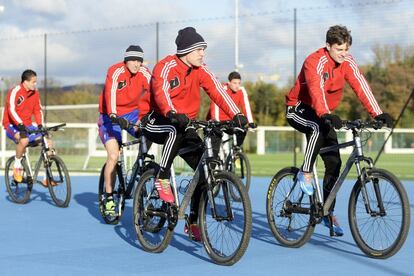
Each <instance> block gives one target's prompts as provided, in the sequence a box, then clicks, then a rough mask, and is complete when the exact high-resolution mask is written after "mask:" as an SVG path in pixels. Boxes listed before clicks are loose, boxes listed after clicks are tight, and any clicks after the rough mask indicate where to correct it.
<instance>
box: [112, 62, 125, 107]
mask: <svg viewBox="0 0 414 276" xmlns="http://www.w3.org/2000/svg"><path fill="white" fill-rule="evenodd" d="M124 72H125V70H124V68H123V67H120V68H118V69H116V70H115V72H114V73H113V74H112V87H111V112H110V113H115V114H116V113H117V112H116V90H117V89H118V77H119V75H120V74H121V73H124Z"/></svg>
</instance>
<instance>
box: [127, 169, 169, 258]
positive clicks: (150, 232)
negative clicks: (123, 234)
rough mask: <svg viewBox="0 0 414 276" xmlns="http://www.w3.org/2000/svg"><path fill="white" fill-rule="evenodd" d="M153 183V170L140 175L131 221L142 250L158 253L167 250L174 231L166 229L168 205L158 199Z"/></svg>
mask: <svg viewBox="0 0 414 276" xmlns="http://www.w3.org/2000/svg"><path fill="white" fill-rule="evenodd" d="M154 182H155V172H154V170H153V169H150V170H148V171H146V172H145V173H143V174H142V176H141V179H140V181H139V182H138V186H137V188H136V189H135V194H134V205H133V221H134V229H135V233H136V234H137V238H138V240H139V242H140V244H141V246H142V247H143V248H144V250H145V251H148V252H153V253H160V252H162V251H164V249H165V248H167V246H168V244H169V243H170V240H171V238H172V235H173V233H174V230H173V229H169V228H168V223H167V217H168V205H167V204H166V203H165V202H164V201H162V200H161V199H160V198H159V196H158V192H157V188H156V187H155V184H154Z"/></svg>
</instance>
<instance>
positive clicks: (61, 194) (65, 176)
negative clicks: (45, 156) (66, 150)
mask: <svg viewBox="0 0 414 276" xmlns="http://www.w3.org/2000/svg"><path fill="white" fill-rule="evenodd" d="M49 162H50V163H49V169H50V170H49V171H48V172H47V180H48V182H47V183H48V188H49V192H50V195H51V197H52V199H53V201H54V202H55V204H56V206H58V207H68V206H69V202H70V197H71V193H72V190H71V185H70V177H69V172H68V169H67V168H66V165H65V163H63V160H62V159H61V158H60V157H58V156H51V157H50V158H49Z"/></svg>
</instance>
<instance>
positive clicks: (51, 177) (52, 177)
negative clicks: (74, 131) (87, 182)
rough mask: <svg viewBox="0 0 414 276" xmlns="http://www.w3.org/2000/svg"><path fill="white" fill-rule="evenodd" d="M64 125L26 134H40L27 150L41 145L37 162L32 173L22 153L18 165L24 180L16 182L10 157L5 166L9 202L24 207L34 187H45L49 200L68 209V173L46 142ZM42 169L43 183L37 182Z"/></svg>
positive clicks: (12, 158) (69, 193)
mask: <svg viewBox="0 0 414 276" xmlns="http://www.w3.org/2000/svg"><path fill="white" fill-rule="evenodd" d="M65 125H66V124H60V125H56V126H52V127H46V128H42V129H39V130H33V131H28V134H37V133H41V135H42V136H41V138H40V140H36V141H34V142H33V143H30V144H29V147H36V146H38V145H39V144H40V145H41V150H40V156H39V160H38V161H37V163H36V165H35V169H34V171H33V170H32V167H31V164H30V160H29V154H28V153H25V154H24V155H23V157H22V160H21V164H22V166H23V180H22V181H21V182H16V181H15V180H14V178H13V168H14V161H15V157H14V156H12V157H10V158H9V159H8V160H7V162H6V166H5V169H4V170H5V172H4V176H5V183H6V188H7V192H8V194H9V196H10V198H11V200H12V201H14V202H16V203H19V204H24V203H26V202H27V201H28V200H29V198H30V194H31V192H32V188H33V184H35V183H38V184H42V185H47V187H48V189H49V192H50V196H51V197H52V200H53V201H54V202H55V204H56V206H58V207H67V206H68V205H69V201H70V197H71V185H70V177H69V172H68V169H67V168H66V165H65V163H64V162H63V160H62V159H61V158H60V157H59V156H57V155H56V154H55V153H54V150H53V149H50V148H49V145H48V141H47V138H48V137H49V132H51V131H57V130H58V129H60V128H62V127H64V126H65ZM42 165H43V168H44V169H45V177H44V179H43V180H40V179H39V178H38V176H39V172H40V170H41V167H42Z"/></svg>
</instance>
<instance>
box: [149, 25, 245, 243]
mask: <svg viewBox="0 0 414 276" xmlns="http://www.w3.org/2000/svg"><path fill="white" fill-rule="evenodd" d="M175 43H176V45H177V53H176V54H175V55H170V56H167V57H165V58H164V59H162V60H161V61H160V62H158V63H157V64H156V65H155V67H154V70H153V74H152V79H151V97H152V98H151V103H152V104H153V106H152V107H153V111H152V112H151V113H150V115H149V116H148V118H147V122H148V123H147V124H146V126H145V128H144V134H145V136H146V137H148V139H150V140H151V141H153V142H155V143H158V144H164V150H163V153H162V157H161V162H160V167H161V168H160V171H159V174H158V177H157V179H156V181H155V186H156V187H157V190H158V193H159V195H160V198H161V199H162V200H164V201H166V202H168V203H174V195H173V193H172V190H171V186H170V180H169V179H170V167H171V164H172V162H173V160H174V158H175V156H176V155H177V153H178V150H179V149H180V148H181V147H184V146H186V145H190V144H195V143H199V142H201V138H200V137H199V136H198V135H197V133H196V132H195V131H194V130H193V129H186V126H187V124H188V123H189V120H190V119H195V118H196V116H197V114H198V112H199V110H200V100H201V96H200V88H203V89H204V90H205V91H206V93H207V94H208V95H209V97H210V98H211V99H212V100H213V101H214V102H215V103H216V104H217V105H218V106H219V107H220V108H222V109H223V110H224V112H226V114H227V115H229V116H230V117H231V118H233V119H234V120H235V121H236V122H237V123H238V124H239V125H245V124H246V123H247V119H246V117H245V116H244V115H242V114H241V113H240V111H239V109H238V108H237V106H236V105H235V103H234V102H233V101H232V99H231V98H230V97H229V96H228V94H227V93H226V92H225V90H224V88H223V86H222V85H221V83H220V82H219V81H218V80H217V79H216V77H215V76H214V75H213V73H211V72H210V70H209V69H208V68H207V67H206V65H205V64H204V63H203V59H204V51H205V48H206V47H207V43H206V42H205V41H204V39H203V37H202V36H201V35H200V34H198V33H197V32H196V30H195V29H194V28H192V27H187V28H184V29H182V30H180V31H179V32H178V36H177V38H176V40H175ZM219 143H220V137H219V138H218V139H217V141H215V144H216V145H217V144H218V145H219ZM201 154H202V152H200V151H197V152H194V153H191V154H189V155H186V156H182V157H183V159H184V160H185V161H186V162H187V163H188V164H189V165H190V166H191V167H192V168H193V169H195V168H196V166H197V164H198V161H199V160H200V158H201ZM198 186H200V185H198ZM200 196H201V189H200V187H197V188H196V191H195V192H194V195H193V198H192V200H191V214H190V218H189V219H190V227H191V230H192V233H193V235H194V238H195V239H197V240H200V236H199V231H198V229H197V227H196V224H193V223H196V221H197V218H198V214H197V211H198V202H199V200H200ZM186 230H188V229H186Z"/></svg>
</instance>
